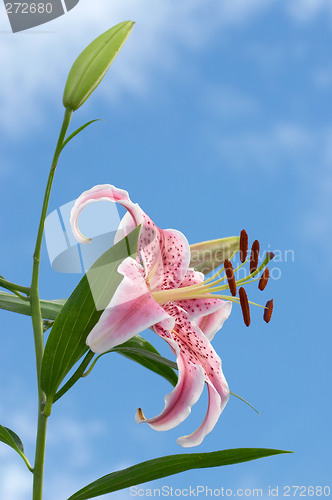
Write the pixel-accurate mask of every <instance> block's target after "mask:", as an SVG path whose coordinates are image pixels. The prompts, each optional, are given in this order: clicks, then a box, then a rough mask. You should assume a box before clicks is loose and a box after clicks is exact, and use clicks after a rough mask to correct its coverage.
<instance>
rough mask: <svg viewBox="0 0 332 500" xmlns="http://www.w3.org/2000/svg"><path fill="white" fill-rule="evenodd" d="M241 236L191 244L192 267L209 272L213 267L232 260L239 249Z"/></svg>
mask: <svg viewBox="0 0 332 500" xmlns="http://www.w3.org/2000/svg"><path fill="white" fill-rule="evenodd" d="M239 245H240V238H239V236H230V237H229V238H220V239H219V240H210V241H203V242H202V243H195V244H194V245H190V264H189V266H190V267H193V268H195V269H196V271H201V272H202V273H203V274H208V273H209V272H211V271H213V269H215V268H217V267H219V266H220V265H223V263H224V261H225V260H226V259H228V260H230V259H231V258H232V257H233V255H234V254H235V253H236V252H237V251H238V250H239Z"/></svg>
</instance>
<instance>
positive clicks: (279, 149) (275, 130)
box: [215, 123, 315, 173]
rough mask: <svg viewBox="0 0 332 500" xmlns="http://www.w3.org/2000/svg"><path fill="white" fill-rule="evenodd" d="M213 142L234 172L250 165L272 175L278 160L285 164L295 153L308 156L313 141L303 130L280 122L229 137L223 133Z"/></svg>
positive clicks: (277, 165) (309, 133)
mask: <svg viewBox="0 0 332 500" xmlns="http://www.w3.org/2000/svg"><path fill="white" fill-rule="evenodd" d="M215 140H216V145H217V148H218V149H219V151H220V153H221V154H222V155H223V157H226V159H227V162H228V164H229V165H232V166H233V167H235V168H238V169H242V168H248V166H250V167H252V168H259V169H261V170H263V171H265V172H266V173H269V172H270V173H272V172H275V171H276V170H278V169H279V166H280V164H282V162H281V158H285V159H286V160H288V162H289V161H290V160H292V158H294V157H296V156H298V155H299V154H300V155H302V153H304V156H305V152H306V153H307V154H308V153H311V154H312V153H313V148H314V144H313V142H314V141H315V138H314V137H313V135H312V133H311V132H310V131H308V130H306V129H304V128H303V127H299V126H298V125H296V124H291V123H280V124H278V125H275V126H273V127H271V128H267V129H264V130H256V131H245V132H242V133H239V134H236V135H230V136H227V135H225V134H223V136H222V137H220V136H216V137H215ZM295 164H297V162H296V163H295Z"/></svg>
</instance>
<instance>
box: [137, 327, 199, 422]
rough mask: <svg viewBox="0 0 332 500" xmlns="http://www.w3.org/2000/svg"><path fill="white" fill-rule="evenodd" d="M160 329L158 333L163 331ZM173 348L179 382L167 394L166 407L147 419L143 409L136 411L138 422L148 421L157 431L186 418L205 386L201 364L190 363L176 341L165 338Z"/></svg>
mask: <svg viewBox="0 0 332 500" xmlns="http://www.w3.org/2000/svg"><path fill="white" fill-rule="evenodd" d="M155 328H157V329H158V330H159V332H157V333H159V334H160V333H161V331H160V329H159V328H158V327H155ZM165 340H167V342H168V343H169V344H170V345H171V347H172V349H173V350H174V351H175V352H176V353H177V354H178V356H177V364H178V368H179V378H178V383H177V385H176V386H175V388H174V390H173V391H172V392H171V393H170V394H167V395H166V396H165V407H164V409H163V411H162V412H161V413H160V414H159V415H158V416H156V417H153V418H148V419H146V418H145V417H144V415H143V412H142V410H138V411H137V413H136V417H135V419H136V422H138V423H142V422H146V423H148V424H149V425H150V427H152V429H155V430H157V431H167V430H169V429H173V427H176V426H177V425H179V424H180V423H181V422H183V420H185V419H186V418H187V417H188V415H189V414H190V412H191V407H192V406H193V405H194V404H195V403H196V402H197V401H198V399H199V397H200V395H201V393H202V391H203V388H204V371H203V369H202V367H201V366H195V365H193V364H190V367H189V368H188V363H187V360H186V359H185V357H184V356H183V355H182V354H181V353H180V350H179V347H178V345H177V343H176V342H175V341H172V340H171V339H170V338H168V339H167V338H165Z"/></svg>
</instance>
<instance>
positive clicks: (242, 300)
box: [239, 286, 250, 326]
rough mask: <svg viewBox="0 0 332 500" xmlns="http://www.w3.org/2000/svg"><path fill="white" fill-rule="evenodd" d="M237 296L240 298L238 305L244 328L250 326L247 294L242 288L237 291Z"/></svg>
mask: <svg viewBox="0 0 332 500" xmlns="http://www.w3.org/2000/svg"><path fill="white" fill-rule="evenodd" d="M239 296H240V304H241V309H242V314H243V320H244V324H245V325H246V326H249V325H250V310H249V302H248V297H247V293H246V291H245V289H244V288H243V287H242V286H241V288H240V289H239Z"/></svg>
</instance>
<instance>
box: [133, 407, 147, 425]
mask: <svg viewBox="0 0 332 500" xmlns="http://www.w3.org/2000/svg"><path fill="white" fill-rule="evenodd" d="M145 420H146V418H145V416H144V413H143V410H142V408H137V412H136V415H135V421H136V422H137V423H138V424H141V423H142V422H144V421H145Z"/></svg>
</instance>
